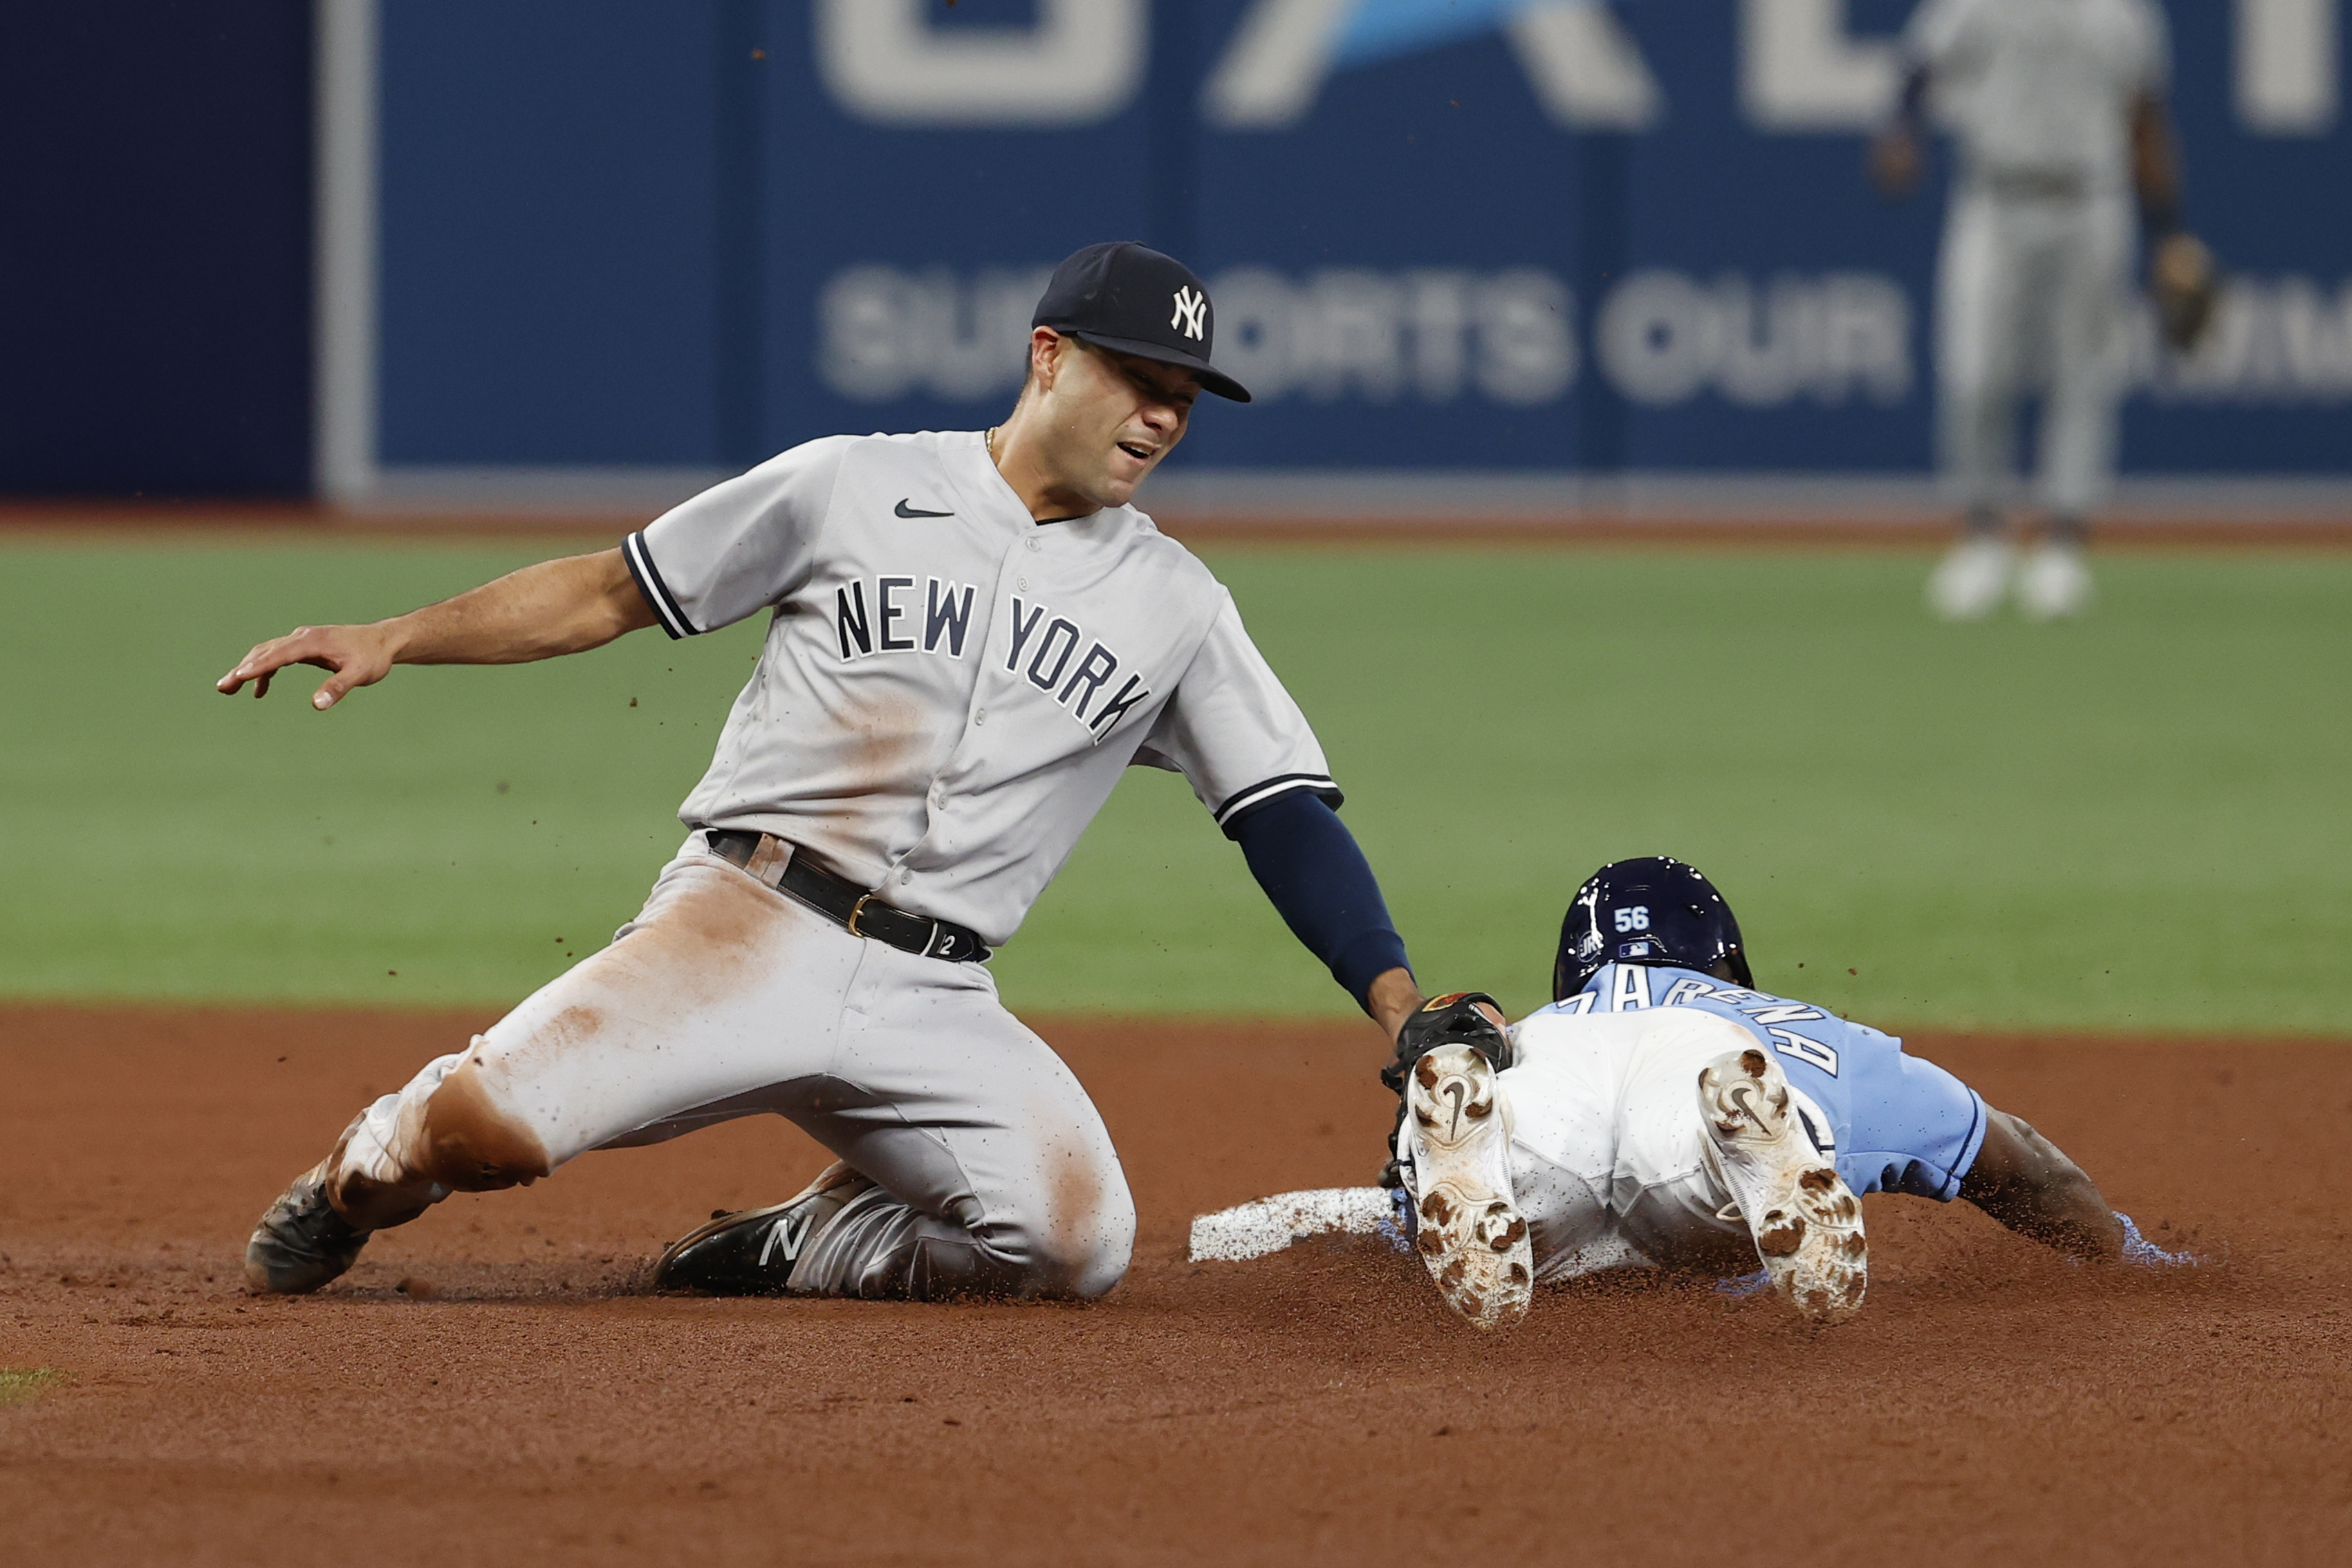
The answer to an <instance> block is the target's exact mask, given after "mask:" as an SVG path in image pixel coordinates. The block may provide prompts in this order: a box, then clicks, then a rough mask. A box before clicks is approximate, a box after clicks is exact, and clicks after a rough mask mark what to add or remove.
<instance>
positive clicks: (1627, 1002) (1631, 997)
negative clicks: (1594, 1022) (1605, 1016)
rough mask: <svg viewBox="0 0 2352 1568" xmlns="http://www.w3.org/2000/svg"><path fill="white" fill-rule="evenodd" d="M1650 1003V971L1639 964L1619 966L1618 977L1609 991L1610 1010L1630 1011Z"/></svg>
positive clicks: (1618, 1011)
mask: <svg viewBox="0 0 2352 1568" xmlns="http://www.w3.org/2000/svg"><path fill="white" fill-rule="evenodd" d="M1649 1005H1650V981H1649V971H1648V970H1647V969H1644V968H1643V967H1641V966H1640V965H1638V964H1620V965H1618V966H1617V978H1616V979H1615V981H1614V982H1612V985H1611V987H1610V991H1609V1010H1610V1011H1611V1012H1612V1013H1630V1012H1633V1011H1636V1010H1638V1009H1642V1008H1646V1007H1648V1006H1649Z"/></svg>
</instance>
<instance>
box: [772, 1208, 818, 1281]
mask: <svg viewBox="0 0 2352 1568" xmlns="http://www.w3.org/2000/svg"><path fill="white" fill-rule="evenodd" d="M816 1218H817V1217H816V1216H815V1214H814V1213H813V1212H811V1211H810V1210H808V1209H806V1208H802V1209H798V1210H793V1209H787V1210H785V1211H784V1212H783V1213H782V1214H781V1215H779V1216H777V1217H776V1222H775V1223H774V1224H773V1225H771V1226H770V1227H768V1239H767V1240H765V1241H764V1242H762V1243H761V1245H760V1267H761V1268H762V1269H766V1268H770V1267H772V1266H782V1267H783V1268H787V1269H789V1268H791V1267H792V1266H793V1264H794V1263H796V1262H798V1261H800V1256H801V1244H802V1243H803V1242H804V1241H806V1240H807V1239H809V1232H810V1231H812V1230H814V1229H815V1228H816Z"/></svg>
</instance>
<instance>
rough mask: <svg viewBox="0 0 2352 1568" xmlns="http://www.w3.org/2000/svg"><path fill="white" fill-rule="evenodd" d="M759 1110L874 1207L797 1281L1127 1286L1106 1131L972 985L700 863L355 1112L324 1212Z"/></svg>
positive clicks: (473, 1182)
mask: <svg viewBox="0 0 2352 1568" xmlns="http://www.w3.org/2000/svg"><path fill="white" fill-rule="evenodd" d="M758 1113H777V1114H782V1115H784V1116H788V1117H790V1118H791V1119H792V1120H793V1122H795V1123H796V1124H799V1125H800V1126H801V1127H803V1129H805V1130H806V1131H807V1132H808V1133H810V1134H812V1135H813V1136H814V1137H815V1138H816V1139H817V1140H818V1141H819V1142H820V1143H823V1144H824V1145H825V1146H826V1147H828V1148H830V1149H832V1150H833V1151H834V1152H835V1154H836V1155H840V1156H841V1157H842V1158H843V1159H844V1160H845V1161H847V1162H848V1163H849V1165H850V1166H852V1167H853V1168H855V1169H856V1170H857V1171H859V1172H860V1173H861V1174H863V1175H865V1176H867V1177H869V1178H871V1179H872V1180H874V1181H875V1182H876V1183H877V1184H878V1185H879V1188H880V1194H879V1196H876V1195H868V1196H867V1197H865V1198H862V1199H861V1200H859V1202H858V1203H856V1204H853V1205H852V1206H851V1207H850V1208H849V1209H845V1210H844V1211H843V1214H842V1216H841V1217H840V1220H841V1221H842V1222H845V1223H840V1224H839V1225H838V1230H839V1234H838V1235H837V1236H836V1235H835V1234H832V1233H831V1232H830V1231H829V1232H828V1234H827V1236H826V1237H825V1238H824V1239H823V1241H822V1242H821V1243H820V1246H819V1248H818V1249H816V1250H817V1252H818V1253H821V1254H822V1262H821V1264H820V1263H819V1262H818V1260H817V1259H816V1258H814V1256H813V1257H812V1258H811V1259H810V1260H809V1261H811V1263H812V1266H813V1267H812V1270H811V1272H810V1274H809V1276H808V1277H807V1279H806V1280H805V1281H803V1280H802V1279H796V1280H795V1285H796V1286H797V1285H800V1284H803V1283H806V1284H807V1285H808V1286H809V1287H810V1288H811V1289H813V1290H815V1291H822V1292H823V1293H827V1294H843V1295H862V1296H886V1297H911V1298H918V1299H923V1298H929V1297H935V1296H942V1295H953V1294H961V1293H971V1292H982V1293H1002V1294H1021V1295H1072V1296H1095V1295H1099V1294H1101V1293H1102V1292H1104V1291H1108V1290H1109V1289H1110V1288H1111V1287H1112V1286H1113V1285H1114V1284H1116V1283H1117V1282H1118V1280H1119V1278H1120V1277H1121V1276H1122V1275H1123V1274H1124V1273H1125V1271H1126V1269H1127V1264H1128V1260H1129V1254H1130V1252H1131V1250H1132V1248H1133V1244H1134V1236H1135V1210H1134V1205H1133V1200H1132V1199H1131V1197H1129V1192H1128V1188H1127V1182H1126V1176H1125V1174H1124V1172H1123V1171H1122V1170H1121V1169H1120V1167H1119V1163H1118V1154H1117V1152H1116V1151H1115V1150H1113V1148H1112V1147H1111V1144H1110V1136H1109V1133H1108V1130H1107V1129H1106V1128H1105V1127H1104V1126H1103V1124H1102V1118H1101V1116H1100V1114H1099V1113H1097V1111H1096V1109H1095V1107H1094V1104H1093V1103H1092V1102H1091V1101H1090V1100H1089V1099H1088V1098H1087V1093H1086V1091H1085V1089H1084V1088H1083V1087H1082V1086H1080V1084H1079V1083H1078V1082H1077V1080H1076V1077H1075V1076H1074V1075H1073V1074H1072V1073H1071V1072H1070V1071H1069V1069H1068V1068H1067V1067H1066V1066H1065V1065H1064V1064H1063V1062H1062V1061H1061V1060H1060V1058H1058V1057H1056V1056H1055V1054H1054V1052H1053V1051H1052V1049H1051V1048H1050V1047H1048V1046H1047V1045H1046V1044H1045V1041H1044V1040H1040V1039H1038V1038H1037V1036H1036V1035H1034V1033H1032V1032H1030V1030H1028V1029H1026V1028H1025V1027H1024V1026H1023V1025H1022V1024H1021V1022H1020V1021H1019V1020H1018V1019H1014V1018H1013V1016H1012V1015H1011V1014H1010V1013H1008V1012H1006V1011H1005V1010H1004V1008H1003V1005H1002V1003H1000V1002H999V1001H998V999H997V996H996V988H995V982H994V979H993V978H992V977H991V976H990V975H989V974H988V972H987V971H986V970H985V969H984V968H982V967H980V966H978V965H972V964H950V963H944V962H942V961H940V960H939V959H935V958H921V957H918V956H914V955H912V954H908V953H901V952H899V951H898V949H896V948H893V947H889V946H885V945H883V944H881V943H878V942H873V941H868V940H866V939H863V938H860V937H856V936H850V935H849V933H847V932H846V931H845V930H843V929H842V928H841V927H840V926H838V925H835V924H834V923H833V922H832V921H830V920H828V919H826V918H825V917H824V916H822V915H817V914H814V912H812V911H810V910H808V909H806V908H804V907H803V906H802V905H801V904H797V903H795V902H793V900H791V899H789V898H786V897H784V896H783V895H782V894H777V893H775V892H773V891H772V890H771V889H769V888H767V887H765V886H763V885H761V883H758V882H756V881H754V880H753V879H752V878H751V877H750V876H748V875H746V874H745V873H742V872H741V871H740V870H738V869H737V868H735V867H734V866H732V865H730V864H729V863H727V862H723V861H719V860H717V859H715V858H714V857H711V856H709V855H706V854H702V853H699V852H698V849H697V846H695V845H694V844H692V843H689V849H688V853H686V854H683V855H681V856H680V857H679V858H678V859H677V860H676V861H673V862H671V863H670V865H669V866H668V867H667V868H666V869H665V870H664V871H663V873H662V875H661V878H660V880H659V881H658V882H657V883H656V885H655V888H654V892H653V894H652V896H651V897H650V898H649V899H648V900H647V901H646V907H645V910H644V912H643V913H642V914H640V915H638V917H637V918H636V919H635V920H634V921H632V922H631V923H630V924H629V925H626V926H624V927H623V928H622V931H621V934H620V935H619V936H617V937H616V938H615V939H614V943H613V945H612V946H610V947H607V948H605V949H604V951H602V952H600V953H597V954H594V955H592V956H590V957H588V958H587V959H584V960H583V961H582V962H581V963H580V964H578V965H576V966H575V967H573V968H572V969H571V970H570V971H568V972H567V973H566V974H564V975H563V976H562V977H559V978H557V979H556V980H554V981H552V982H551V983H550V984H549V985H547V986H545V987H543V988H541V990H539V991H538V992H537V993H535V994H534V995H533V996H531V997H530V998H529V999H528V1000H526V1001H525V1002H524V1003H523V1004H522V1005H521V1006H520V1007H519V1008H517V1009H515V1010H514V1011H513V1012H512V1013H509V1015H508V1016H507V1017H506V1018H505V1019H501V1020H499V1023H497V1024H496V1025H494V1026H492V1027H491V1028H490V1029H489V1030H488V1031H486V1032H485V1033H483V1034H481V1035H478V1036H477V1037H476V1038H475V1040H474V1041H473V1042H472V1044H471V1045H470V1046H469V1047H468V1048H467V1050H466V1051H463V1052H461V1053H458V1054H457V1055H454V1056H447V1057H443V1058H441V1059H439V1060H438V1061H435V1062H432V1063H430V1064H429V1065H427V1066H426V1068H425V1070H424V1071H422V1072H420V1073H418V1075H417V1076H416V1078H415V1080H413V1081H412V1082H410V1083H409V1084H408V1085H407V1086H406V1087H405V1088H404V1089H403V1090H401V1091H400V1092H399V1093H397V1094H390V1095H386V1096H384V1097H383V1099H382V1100H380V1101H378V1102H377V1103H375V1104H374V1105H373V1106H371V1107H369V1109H368V1110H367V1111H366V1112H364V1113H362V1115H361V1116H360V1118H359V1120H358V1121H356V1122H354V1123H353V1124H352V1127H351V1129H350V1130H349V1131H348V1132H346V1134H344V1137H343V1140H342V1142H341V1144H340V1145H338V1146H337V1148H336V1150H335V1152H334V1153H333V1154H332V1155H330V1156H329V1160H328V1163H327V1171H328V1178H329V1191H330V1194H331V1196H332V1197H333V1199H334V1201H335V1203H336V1205H337V1207H339V1208H341V1210H342V1211H343V1212H344V1214H345V1215H346V1216H347V1217H348V1218H351V1219H352V1221H353V1222H354V1223H357V1224H361V1225H366V1226H383V1225H391V1224H398V1223H401V1222H402V1221H404V1220H405V1219H408V1218H415V1215H416V1214H418V1213H421V1212H422V1211H423V1210H424V1208H425V1207H427V1206H428V1205H430V1204H431V1203H434V1202H436V1201H438V1200H439V1199H440V1198H442V1197H446V1196H447V1194H448V1193H449V1192H450V1191H452V1190H459V1191H474V1190H482V1189H486V1188H490V1187H500V1186H514V1185H516V1184H518V1183H523V1182H529V1181H531V1180H534V1179H536V1178H538V1177H539V1176H545V1175H547V1174H549V1173H550V1172H551V1171H552V1170H554V1169H555V1168H556V1167H557V1166H561V1165H562V1164H564V1163H565V1162H566V1161H568V1160H570V1159H572V1158H573V1157H574V1156H576V1155H580V1154H583V1153H585V1152H586V1151H588V1150H590V1149H597V1148H620V1147H626V1146H630V1145H642V1144H649V1143H656V1142H660V1141H663V1140H666V1139H668V1138H672V1137H676V1136H678V1135H679V1134H683V1133H687V1132H690V1131H693V1130H694V1129H695V1128H698V1127H701V1126H707V1125H709V1124H713V1123H715V1122H720V1121H726V1120H730V1119H732V1118H734V1117H738V1116H745V1115H752V1114H758ZM779 1196H781V1194H780V1195H779Z"/></svg>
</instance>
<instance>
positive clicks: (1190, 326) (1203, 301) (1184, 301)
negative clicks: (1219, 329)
mask: <svg viewBox="0 0 2352 1568" xmlns="http://www.w3.org/2000/svg"><path fill="white" fill-rule="evenodd" d="M1208 313H1209V297H1208V296H1207V295H1205V294H1203V293H1202V292H1201V291H1200V290H1199V289H1197V288H1195V287H1192V285H1191V284H1189V283H1188V284H1186V285H1185V286H1184V287H1181V288H1180V289H1178V290H1177V291H1176V314H1175V315H1173V316H1171V317H1170V318H1168V324H1169V325H1170V326H1171V327H1181V328H1183V329H1184V336H1186V337H1188V338H1197V337H1199V336H1201V334H1202V327H1203V321H1202V318H1204V317H1205V316H1207V315H1208Z"/></svg>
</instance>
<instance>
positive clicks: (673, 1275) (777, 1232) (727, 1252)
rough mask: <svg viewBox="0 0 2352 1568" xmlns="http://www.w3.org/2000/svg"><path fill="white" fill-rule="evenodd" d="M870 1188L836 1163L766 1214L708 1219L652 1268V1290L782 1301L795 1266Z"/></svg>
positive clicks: (751, 1211)
mask: <svg viewBox="0 0 2352 1568" xmlns="http://www.w3.org/2000/svg"><path fill="white" fill-rule="evenodd" d="M874 1186H875V1184H874V1183H873V1182H871V1181H869V1180H867V1179H866V1177H865V1176H860V1175H858V1174H857V1173H856V1171H854V1170H851V1169H850V1168H849V1167H848V1166H845V1165H843V1164H841V1163H840V1162H839V1161H835V1163H834V1164H832V1165H830V1166H826V1167H825V1170H824V1174H823V1175H822V1176H818V1177H817V1178H816V1180H814V1181H813V1182H811V1183H810V1184H809V1185H808V1186H807V1187H806V1188H804V1189H803V1190H802V1191H801V1192H800V1193H799V1194H797V1195H796V1196H794V1197H790V1198H787V1199H785V1200H784V1201H783V1202H782V1203H779V1204H773V1205H771V1206H770V1207H766V1208H743V1209H738V1210H736V1211H735V1212H734V1213H732V1214H728V1213H724V1212H721V1213H719V1214H716V1215H713V1216H712V1217H711V1219H710V1222H709V1224H708V1225H703V1226H699V1227H698V1228H695V1229H693V1230H690V1231H688V1232H687V1234H686V1235H685V1236H683V1237H681V1238H680V1239H678V1240H677V1241H675V1242H673V1243H672V1244H671V1245H670V1249H669V1250H668V1251H667V1252H665V1253H663V1254H662V1256H661V1261H660V1262H658V1263H656V1264H655V1265H654V1289H655V1290H656V1291H700V1292H701V1293H702V1294H704V1295H707V1296H781V1295H783V1294H786V1293H787V1291H789V1290H790V1288H791V1284H792V1278H793V1265H794V1264H796V1263H798V1262H799V1261H800V1260H801V1259H802V1258H803V1256H804V1255H806V1253H807V1252H808V1249H809V1246H810V1244H811V1243H812V1242H814V1240H815V1239H817V1238H818V1237H819V1236H821V1235H822V1234H824V1228H825V1227H826V1226H828V1225H830V1224H832V1223H833V1218H834V1217H835V1215H837V1214H839V1213H840V1212H841V1211H842V1210H843V1209H845V1208H846V1207H849V1204H850V1201H851V1200H852V1199H853V1198H856V1197H859V1196H860V1195H862V1194H864V1193H866V1192H869V1191H871V1190H872V1189H873V1187H874Z"/></svg>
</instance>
